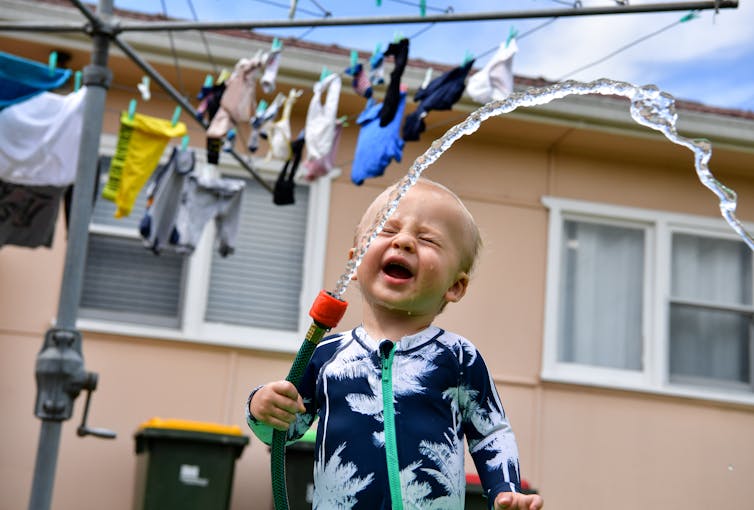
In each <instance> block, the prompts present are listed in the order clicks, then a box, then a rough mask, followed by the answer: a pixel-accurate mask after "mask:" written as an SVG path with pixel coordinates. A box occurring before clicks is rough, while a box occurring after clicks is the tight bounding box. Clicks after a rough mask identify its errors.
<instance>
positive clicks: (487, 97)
mask: <svg viewBox="0 0 754 510" xmlns="http://www.w3.org/2000/svg"><path fill="white" fill-rule="evenodd" d="M517 51H518V46H517V45H516V40H515V39H511V40H510V41H509V42H508V44H506V43H501V44H500V47H499V48H498V49H497V52H495V54H494V55H493V56H492V59H491V60H490V61H489V62H487V64H485V66H484V67H483V68H482V69H481V70H479V71H478V72H476V73H474V74H473V75H471V77H470V78H469V82H468V83H467V85H466V92H467V93H468V94H469V96H471V99H473V100H474V101H476V102H477V103H489V102H490V101H500V100H503V99H505V98H506V97H508V96H509V95H511V92H513V56H514V55H515V54H516V52H517Z"/></svg>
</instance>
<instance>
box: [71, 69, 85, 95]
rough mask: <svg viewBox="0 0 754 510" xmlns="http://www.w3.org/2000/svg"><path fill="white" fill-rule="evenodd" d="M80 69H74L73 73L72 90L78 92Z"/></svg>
mask: <svg viewBox="0 0 754 510" xmlns="http://www.w3.org/2000/svg"><path fill="white" fill-rule="evenodd" d="M82 74H83V73H82V72H81V71H76V72H75V73H73V91H74V92H78V91H79V89H80V88H81V77H82Z"/></svg>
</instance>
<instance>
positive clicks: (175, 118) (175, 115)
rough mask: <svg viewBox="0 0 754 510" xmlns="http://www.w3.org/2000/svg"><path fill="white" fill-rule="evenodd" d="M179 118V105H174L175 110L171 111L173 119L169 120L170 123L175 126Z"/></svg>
mask: <svg viewBox="0 0 754 510" xmlns="http://www.w3.org/2000/svg"><path fill="white" fill-rule="evenodd" d="M180 118H181V107H180V106H176V107H175V111H174V112H173V119H172V120H171V122H170V125H171V126H175V125H176V124H178V119H180Z"/></svg>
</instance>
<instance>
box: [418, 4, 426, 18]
mask: <svg viewBox="0 0 754 510" xmlns="http://www.w3.org/2000/svg"><path fill="white" fill-rule="evenodd" d="M419 15H420V16H421V17H422V18H423V17H424V16H426V15H427V0H419Z"/></svg>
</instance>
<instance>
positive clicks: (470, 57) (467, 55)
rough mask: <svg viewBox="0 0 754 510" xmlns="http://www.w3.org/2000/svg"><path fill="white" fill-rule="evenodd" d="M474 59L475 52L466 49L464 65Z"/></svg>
mask: <svg viewBox="0 0 754 510" xmlns="http://www.w3.org/2000/svg"><path fill="white" fill-rule="evenodd" d="M472 60H474V54H473V53H471V52H470V51H469V50H466V53H465V55H464V56H463V62H462V63H461V65H462V66H465V65H466V64H468V63H469V62H471V61H472Z"/></svg>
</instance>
